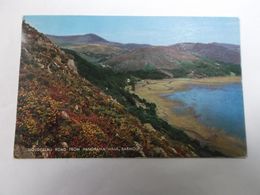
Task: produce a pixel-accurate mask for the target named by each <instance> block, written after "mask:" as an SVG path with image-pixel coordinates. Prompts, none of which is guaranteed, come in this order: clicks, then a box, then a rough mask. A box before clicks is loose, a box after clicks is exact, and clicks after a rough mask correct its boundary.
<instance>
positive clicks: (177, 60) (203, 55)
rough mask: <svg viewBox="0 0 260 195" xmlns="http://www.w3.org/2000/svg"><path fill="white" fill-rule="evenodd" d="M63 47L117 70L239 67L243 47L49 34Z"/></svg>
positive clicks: (92, 35) (222, 44)
mask: <svg viewBox="0 0 260 195" xmlns="http://www.w3.org/2000/svg"><path fill="white" fill-rule="evenodd" d="M47 37H48V38H50V39H51V40H52V41H53V42H55V43H56V44H58V45H59V46H61V47H65V48H69V49H72V50H75V51H77V52H78V53H80V54H81V55H82V56H83V57H85V58H86V59H88V60H90V61H92V62H98V63H100V64H103V65H107V66H110V67H113V68H114V69H115V70H118V71H135V70H143V69H145V68H147V67H149V68H153V69H157V70H172V69H178V68H179V66H180V64H181V63H182V62H196V61H199V60H205V59H206V60H208V61H210V62H214V63H216V64H221V63H224V64H233V65H239V64H240V46H239V45H233V44H225V43H177V44H173V45H169V46H153V45H148V44H135V43H129V44H123V43H117V42H110V41H108V40H106V39H104V38H102V37H100V36H98V35H95V34H86V35H74V36H53V35H47Z"/></svg>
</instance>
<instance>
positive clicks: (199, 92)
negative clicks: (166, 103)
mask: <svg viewBox="0 0 260 195" xmlns="http://www.w3.org/2000/svg"><path fill="white" fill-rule="evenodd" d="M167 97H168V98H169V99H171V100H174V101H179V102H180V103H181V104H180V105H179V106H177V107H174V108H173V112H175V113H176V114H179V115H185V114H188V113H190V112H193V114H194V115H195V116H196V117H197V119H198V120H199V121H200V122H201V123H203V124H204V125H206V126H208V127H211V128H212V127H213V128H216V129H220V130H223V131H225V132H226V133H228V134H230V135H233V136H236V137H239V138H241V139H245V121H244V106H243V93H242V86H241V84H240V83H236V84H226V85H221V86H202V85H200V86H198V85H190V86H189V88H188V89H187V90H185V91H180V92H175V93H173V94H170V95H167Z"/></svg>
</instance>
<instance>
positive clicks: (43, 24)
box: [24, 16, 240, 45]
mask: <svg viewBox="0 0 260 195" xmlns="http://www.w3.org/2000/svg"><path fill="white" fill-rule="evenodd" d="M24 19H25V21H26V22H27V23H29V24H30V25H32V26H33V27H35V28H36V29H37V30H39V31H40V32H42V33H45V34H52V35H79V34H87V33H95V34H97V35H99V36H101V37H103V38H105V39H107V40H109V41H115V42H121V43H146V44H153V45H171V44H174V43H180V42H202V43H211V42H220V43H232V44H240V35H239V20H238V18H228V17H150V16H149V17H139V16H138V17H136V16H135V17H131V16H129V17H125V16H25V17H24Z"/></svg>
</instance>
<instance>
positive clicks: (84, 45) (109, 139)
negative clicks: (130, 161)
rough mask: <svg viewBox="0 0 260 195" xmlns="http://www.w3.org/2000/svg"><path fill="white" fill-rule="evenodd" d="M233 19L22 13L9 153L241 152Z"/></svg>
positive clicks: (144, 154) (236, 37)
mask: <svg viewBox="0 0 260 195" xmlns="http://www.w3.org/2000/svg"><path fill="white" fill-rule="evenodd" d="M241 78H242V77H241V54H240V29H239V19H238V18H234V17H174V16H171V17H161V16H24V18H23V21H22V37H21V60H20V73H19V89H18V102H17V119H16V133H15V143H14V157H15V158H19V159H26V158H200V157H208V158H216V157H218V158H219V157H220V158H223V157H233V158H237V157H239V158H241V157H245V156H246V154H247V149H246V133H245V120H244V106H243V92H242V82H241V81H242V79H241Z"/></svg>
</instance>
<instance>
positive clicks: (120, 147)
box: [14, 23, 198, 158]
mask: <svg viewBox="0 0 260 195" xmlns="http://www.w3.org/2000/svg"><path fill="white" fill-rule="evenodd" d="M86 74H87V73H86ZM84 148H85V150H83V149H84ZM93 148H94V149H93ZM78 149H80V150H78ZM90 149H91V150H90ZM14 155H15V157H16V158H54V157H61V158H64V157H67V158H71V157H194V156H198V153H197V149H195V148H194V147H193V146H191V145H189V144H185V143H182V142H180V141H178V140H172V139H170V138H169V137H168V136H167V135H166V134H163V133H162V132H159V131H156V130H155V129H154V128H153V127H152V126H151V125H150V124H142V123H141V122H140V121H139V119H138V118H136V117H134V116H133V115H131V114H129V113H128V112H127V111H126V109H125V107H124V106H122V105H121V104H120V103H118V102H117V101H116V100H115V99H113V98H112V97H111V96H108V95H106V94H104V92H102V90H100V89H99V88H97V87H96V86H94V85H93V84H91V83H90V82H89V81H87V80H86V79H84V78H81V77H80V76H79V74H78V71H77V68H76V66H75V64H74V60H73V56H71V55H68V54H66V53H65V52H64V51H61V50H60V49H59V48H58V47H57V46H56V45H54V44H53V43H52V42H51V41H50V40H49V39H48V38H46V37H45V36H44V35H43V34H41V33H39V32H37V31H36V30H35V29H33V28H32V27H30V26H29V25H28V24H26V23H23V37H22V50H21V65H20V78H19V92H18V106H17V123H16V137H15V150H14Z"/></svg>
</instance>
